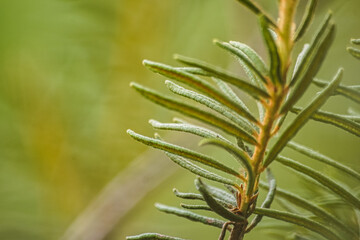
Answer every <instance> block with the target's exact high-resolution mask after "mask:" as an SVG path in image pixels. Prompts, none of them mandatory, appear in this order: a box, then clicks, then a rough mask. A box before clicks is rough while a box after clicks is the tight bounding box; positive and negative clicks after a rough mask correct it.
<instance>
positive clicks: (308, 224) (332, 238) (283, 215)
mask: <svg viewBox="0 0 360 240" xmlns="http://www.w3.org/2000/svg"><path fill="white" fill-rule="evenodd" d="M254 212H255V213H256V214H261V215H264V216H267V217H270V218H274V219H278V220H281V221H285V222H289V223H293V224H296V225H299V226H302V227H305V228H306V229H308V230H311V231H313V232H316V233H318V234H320V235H322V236H324V237H325V238H326V239H329V240H341V238H340V237H339V236H337V235H336V234H334V233H333V232H332V231H331V229H329V228H327V227H325V226H324V225H322V224H321V223H318V222H316V221H313V220H310V219H309V218H306V217H303V216H300V215H297V214H293V213H288V212H283V211H278V210H273V209H267V208H255V211H254Z"/></svg>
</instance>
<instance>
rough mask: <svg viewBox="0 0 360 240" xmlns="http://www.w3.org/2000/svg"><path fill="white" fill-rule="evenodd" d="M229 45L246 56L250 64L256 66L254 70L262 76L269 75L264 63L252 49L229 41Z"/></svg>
mask: <svg viewBox="0 0 360 240" xmlns="http://www.w3.org/2000/svg"><path fill="white" fill-rule="evenodd" d="M230 44H231V46H233V47H235V48H237V49H239V50H240V51H242V52H243V53H244V54H245V55H246V57H247V58H248V59H249V60H250V61H251V62H252V64H253V65H254V66H256V69H258V70H259V71H260V73H261V74H262V75H264V76H267V75H269V70H268V69H267V67H266V65H265V63H264V60H263V59H262V58H261V57H260V56H259V55H258V54H257V53H256V52H255V50H254V49H252V48H251V47H249V46H248V45H246V44H244V43H241V42H236V41H230Z"/></svg>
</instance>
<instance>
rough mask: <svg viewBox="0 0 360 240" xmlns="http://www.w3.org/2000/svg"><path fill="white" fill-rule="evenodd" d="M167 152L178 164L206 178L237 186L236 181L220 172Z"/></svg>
mask: <svg viewBox="0 0 360 240" xmlns="http://www.w3.org/2000/svg"><path fill="white" fill-rule="evenodd" d="M165 154H166V155H167V156H168V157H169V158H170V159H171V160H172V161H173V162H174V163H176V164H178V165H179V166H181V167H183V168H185V169H186V170H188V171H190V172H192V173H194V174H196V175H198V176H200V177H203V178H206V179H209V180H211V181H215V182H219V183H223V184H229V185H231V186H236V183H235V181H233V180H230V179H228V178H224V177H222V176H220V175H218V174H215V173H212V172H210V171H208V170H206V169H204V168H201V167H199V166H197V165H196V164H193V163H192V162H190V161H187V160H186V159H184V158H182V157H179V156H177V155H175V154H171V153H166V152H165Z"/></svg>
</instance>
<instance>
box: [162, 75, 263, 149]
mask: <svg viewBox="0 0 360 240" xmlns="http://www.w3.org/2000/svg"><path fill="white" fill-rule="evenodd" d="M165 84H166V86H167V87H168V88H169V89H170V91H172V92H173V93H175V94H178V95H180V96H183V97H186V98H189V99H191V100H194V101H196V102H198V103H201V104H203V105H205V106H206V107H208V108H210V109H212V110H214V111H216V112H218V113H220V114H221V115H223V116H224V117H226V118H228V119H229V120H231V121H232V122H234V123H236V124H237V125H238V126H241V128H239V131H238V134H239V137H240V138H242V139H243V140H244V141H246V142H248V143H251V144H256V139H255V137H254V136H256V135H257V132H256V131H255V129H253V128H252V126H251V125H250V124H249V123H248V122H247V120H246V119H243V118H242V117H240V116H239V115H237V114H236V113H234V112H233V111H232V110H231V109H229V108H227V107H225V106H223V105H221V104H220V103H219V102H217V101H215V100H213V99H211V98H209V97H207V96H204V95H202V94H200V93H197V92H194V91H191V90H188V89H186V88H183V87H181V86H179V85H177V84H175V83H173V82H171V81H169V80H166V81H165Z"/></svg>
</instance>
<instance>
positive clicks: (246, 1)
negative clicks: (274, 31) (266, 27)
mask: <svg viewBox="0 0 360 240" xmlns="http://www.w3.org/2000/svg"><path fill="white" fill-rule="evenodd" d="M237 1H238V2H239V3H241V4H243V5H244V6H245V7H247V8H248V9H249V10H250V11H252V12H253V13H255V14H256V15H258V16H261V15H262V16H264V17H265V19H266V20H267V21H268V22H269V24H271V25H272V26H273V27H276V22H275V21H274V20H273V19H271V17H269V16H268V14H267V13H265V12H264V11H263V10H262V9H261V8H260V7H259V6H258V5H257V4H256V3H254V2H253V1H251V0H237Z"/></svg>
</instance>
